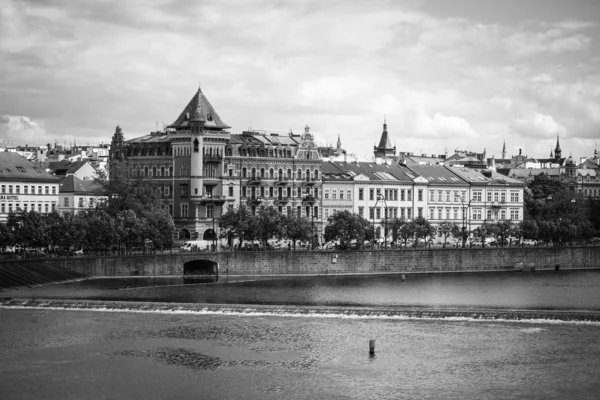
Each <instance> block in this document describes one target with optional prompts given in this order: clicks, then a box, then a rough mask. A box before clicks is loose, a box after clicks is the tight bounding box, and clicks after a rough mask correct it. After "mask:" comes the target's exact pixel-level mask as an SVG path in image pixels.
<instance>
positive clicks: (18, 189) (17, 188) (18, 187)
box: [15, 185, 21, 194]
mask: <svg viewBox="0 0 600 400" xmlns="http://www.w3.org/2000/svg"><path fill="white" fill-rule="evenodd" d="M15 191H16V192H17V194H19V193H20V192H21V186H19V185H16V186H15Z"/></svg>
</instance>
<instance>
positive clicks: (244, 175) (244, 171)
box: [242, 167, 248, 178]
mask: <svg viewBox="0 0 600 400" xmlns="http://www.w3.org/2000/svg"><path fill="white" fill-rule="evenodd" d="M246 176H248V170H247V169H246V167H244V168H242V178H246Z"/></svg>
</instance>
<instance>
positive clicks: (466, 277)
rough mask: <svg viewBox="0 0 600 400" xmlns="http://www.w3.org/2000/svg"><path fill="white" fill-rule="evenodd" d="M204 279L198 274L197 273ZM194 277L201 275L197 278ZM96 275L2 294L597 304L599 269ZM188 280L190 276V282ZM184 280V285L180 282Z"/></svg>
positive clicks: (374, 303) (383, 303)
mask: <svg viewBox="0 0 600 400" xmlns="http://www.w3.org/2000/svg"><path fill="white" fill-rule="evenodd" d="M200 278H202V277H200ZM192 279H198V277H194V278H192ZM186 283H188V281H187V280H186V281H184V278H182V277H179V278H142V277H136V278H101V279H92V280H88V281H83V282H76V283H69V284H63V285H56V286H48V287H43V288H36V289H28V290H19V291H12V292H6V294H4V296H14V297H32V296H34V297H44V298H62V299H68V298H77V299H97V300H120V301H155V302H178V303H216V304H266V305H275V304H279V305H318V306H367V307H398V306H417V307H480V308H518V309H527V308H532V309H562V310H565V309H567V310H568V309H578V310H600V290H598V287H600V271H569V272H560V273H559V274H555V273H554V272H535V273H521V272H515V273H477V274H422V275H407V277H406V282H404V281H403V280H402V278H401V276H398V275H377V276H318V277H291V278H278V279H271V278H266V277H262V278H260V277H259V278H256V277H253V278H243V277H238V278H237V279H236V280H232V279H230V278H228V277H226V276H222V277H221V279H219V281H218V282H214V283H208V284H206V283H201V284H198V283H194V284H186ZM190 283H191V282H190ZM184 284H185V285H184Z"/></svg>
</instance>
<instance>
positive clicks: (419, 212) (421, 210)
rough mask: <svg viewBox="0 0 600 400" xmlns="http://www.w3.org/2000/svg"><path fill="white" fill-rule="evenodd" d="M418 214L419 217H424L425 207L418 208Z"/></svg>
mask: <svg viewBox="0 0 600 400" xmlns="http://www.w3.org/2000/svg"><path fill="white" fill-rule="evenodd" d="M417 216H418V217H423V207H419V208H417Z"/></svg>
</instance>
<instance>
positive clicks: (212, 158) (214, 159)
mask: <svg viewBox="0 0 600 400" xmlns="http://www.w3.org/2000/svg"><path fill="white" fill-rule="evenodd" d="M202 159H203V161H204V162H205V163H220V162H221V161H223V156H221V155H220V154H204V155H203V156H202Z"/></svg>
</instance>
